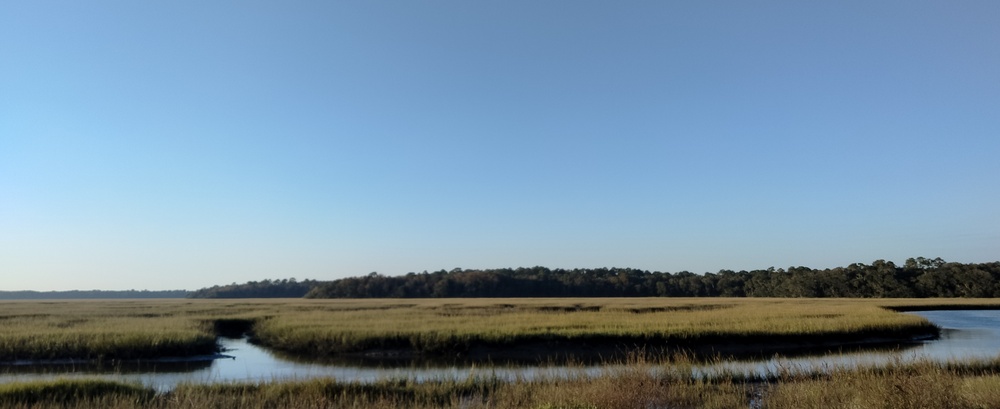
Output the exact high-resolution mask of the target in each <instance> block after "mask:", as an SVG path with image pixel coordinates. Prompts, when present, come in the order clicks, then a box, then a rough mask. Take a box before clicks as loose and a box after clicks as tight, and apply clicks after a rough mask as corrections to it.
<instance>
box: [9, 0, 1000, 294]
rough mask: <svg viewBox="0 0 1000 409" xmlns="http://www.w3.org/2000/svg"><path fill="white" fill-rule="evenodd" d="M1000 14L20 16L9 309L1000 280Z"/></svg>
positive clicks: (493, 11) (132, 5)
mask: <svg viewBox="0 0 1000 409" xmlns="http://www.w3.org/2000/svg"><path fill="white" fill-rule="evenodd" d="M998 20H1000V2H996V1H959V2H946V1H933V2H927V1H883V2H868V1H839V2H826V3H825V4H819V3H817V2H800V1H767V2H743V1H721V2H691V1H683V2H682V1H628V2H609V1H603V2H589V1H504V2H469V1H426V2H409V1H408V2H404V1H343V2H292V3H289V2H280V3H278V2H257V1H239V2H236V1H212V2H195V1H179V2H126V1H87V2H65V1H44V0H43V1H13V2H5V3H4V4H2V5H0V289H3V290H22V289H36V290H64V289H92V288H99V289H130V288H136V289H196V288H200V287H204V286H209V285H214V284H227V283H231V282H244V281H249V280H260V279H264V278H287V277H296V278H299V279H303V278H315V279H333V278H339V277H344V276H350V275H359V274H366V273H368V272H372V271H378V272H380V273H383V274H389V275H393V274H403V273H406V272H410V271H417V272H419V271H423V270H431V271H433V270H439V269H452V268H455V267H462V268H495V267H518V266H535V265H543V266H548V267H552V268H557V267H563V268H572V267H611V266H619V267H636V268H643V269H650V270H659V271H669V272H677V271H682V270H688V271H693V272H698V273H701V272H715V271H718V270H719V269H735V270H740V269H755V268H767V267H770V266H775V267H788V266H799V265H803V266H809V267H814V268H826V267H835V266H841V265H847V264H849V263H853V262H866V263H867V262H871V261H873V260H876V259H886V260H892V261H896V262H902V261H903V260H905V259H906V258H908V257H917V256H924V257H942V258H944V259H946V260H949V261H960V262H986V261H995V260H998V259H1000V177H998V176H1000V160H998V158H1000V75H998V73H1000V46H998V41H1000V25H998V24H996V22H997V21H998Z"/></svg>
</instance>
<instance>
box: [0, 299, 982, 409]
mask: <svg viewBox="0 0 1000 409" xmlns="http://www.w3.org/2000/svg"><path fill="white" fill-rule="evenodd" d="M912 314H917V315H920V316H922V317H925V318H927V319H928V320H930V321H931V322H933V323H934V324H936V325H938V326H940V327H942V328H944V331H942V334H941V339H939V340H934V341H926V342H923V343H920V344H918V345H916V346H915V347H912V348H908V349H906V350H902V351H879V352H853V353H840V354H829V355H825V356H817V357H804V358H778V359H769V360H757V361H746V362H726V363H723V364H721V365H711V366H706V367H700V368H695V369H694V371H695V372H696V373H712V372H717V371H720V370H727V371H731V372H737V373H758V374H760V373H769V372H770V373H777V372H780V371H782V370H793V371H794V370H796V369H805V370H813V369H824V368H831V367H840V366H847V367H850V366H855V365H866V364H878V363H885V362H893V361H904V362H905V361H911V360H915V359H924V358H927V359H932V360H936V361H947V360H956V359H968V358H993V357H996V356H997V355H998V353H1000V311H920V312H913V313H912ZM221 342H222V346H223V347H224V348H225V349H226V352H225V354H226V355H231V356H233V357H234V358H223V359H217V360H214V361H211V363H210V364H206V363H201V364H197V363H192V364H191V365H189V366H184V365H180V366H178V365H170V366H168V365H162V366H160V367H159V368H153V369H152V372H146V373H136V372H132V371H128V370H125V369H122V370H120V371H114V372H113V373H110V374H109V373H108V370H107V369H103V370H95V369H94V368H88V367H86V366H83V367H68V368H67V367H60V368H59V369H58V370H57V371H56V372H53V371H52V370H51V368H50V370H48V371H46V370H44V367H41V368H40V369H39V370H38V371H34V372H33V373H24V369H23V368H21V369H15V368H7V369H5V370H0V372H2V373H0V383H5V382H12V381H29V380H35V379H52V378H82V377H87V378H92V377H102V378H108V379H116V380H123V381H135V382H141V383H143V384H147V385H152V386H154V387H156V388H157V389H160V390H168V389H171V388H173V387H174V386H175V385H178V384H180V383H213V382H247V381H249V382H255V381H270V380H282V379H297V380H303V379H313V378H335V379H338V380H343V381H360V382H371V381H375V380H379V379H385V378H393V377H407V378H415V379H466V378H468V377H470V376H485V377H492V376H496V377H499V378H504V379H518V378H521V379H532V378H537V377H540V376H562V377H567V376H570V377H572V376H589V375H597V374H601V373H607V372H614V371H616V370H620V369H622V368H623V367H621V366H607V365H604V366H574V367H565V366H547V367H537V366H520V367H518V366H503V367H485V366H483V365H480V366H475V365H466V366H450V367H429V366H417V365H415V366H412V367H393V368H379V367H362V366H346V365H328V364H311V363H303V362H296V361H292V360H287V359H281V358H278V357H276V356H275V355H274V354H272V353H270V352H268V351H266V350H264V349H261V348H258V347H256V346H254V345H251V344H249V343H247V342H246V340H242V339H222V340H221ZM179 368H183V369H179ZM18 372H21V373H18Z"/></svg>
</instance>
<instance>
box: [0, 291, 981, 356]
mask: <svg viewBox="0 0 1000 409" xmlns="http://www.w3.org/2000/svg"><path fill="white" fill-rule="evenodd" d="M984 302H985V301H980V302H979V304H983V303H984ZM939 303H940V302H939ZM949 303H950V304H956V303H955V302H952V301H949ZM931 304H933V300H840V299H750V298H643V299H639V298H620V299H612V298H600V299H572V298H560V299H423V300H306V299H289V300H240V301H239V302H234V301H223V300H155V301H154V300H142V301H138V300H136V301H49V302H27V301H11V302H3V303H0V322H2V323H3V325H2V326H0V361H16V360H47V359H49V360H51V359H66V358H76V359H90V360H95V359H106V360H114V359H149V358H158V357H174V356H190V355H200V354H206V353H212V352H214V348H215V343H214V339H215V337H216V335H219V334H220V333H230V334H232V333H241V332H250V333H252V339H253V340H254V341H255V342H257V343H259V344H261V345H263V346H266V347H269V348H272V349H276V350H279V351H284V352H287V353H291V354H296V355H300V356H306V357H309V358H311V359H322V358H324V357H330V356H334V355H337V354H380V353H394V354H406V355H421V354H431V355H433V354H440V355H463V354H466V355H468V354H471V355H477V354H478V355H481V357H482V358H485V359H490V358H492V357H500V356H502V355H503V354H504V353H505V351H508V352H509V351H519V352H518V353H527V354H529V355H530V354H534V355H536V356H532V358H538V359H545V358H546V357H545V356H542V355H541V353H540V352H539V350H538V349H537V348H542V349H545V350H551V349H556V350H557V351H558V350H560V349H565V350H570V351H572V350H574V349H576V350H579V351H583V350H585V349H587V348H594V349H596V350H598V351H602V352H603V351H604V350H602V348H603V349H605V350H607V349H619V350H621V349H628V348H632V347H648V348H674V349H677V348H679V349H690V348H694V347H698V348H705V347H727V346H733V345H750V346H751V347H753V348H756V347H759V346H765V345H777V346H780V347H782V348H788V347H793V346H795V345H797V344H810V343H827V344H829V343H832V344H838V343H843V342H861V341H865V340H869V339H872V338H880V339H887V340H902V339H909V338H911V337H913V336H919V335H932V334H934V333H935V331H936V328H935V327H933V326H932V325H930V324H929V323H928V322H927V321H926V320H924V319H922V318H920V317H916V316H912V315H905V314H898V313H895V312H893V311H890V310H888V309H886V308H884V307H893V308H901V307H906V306H912V305H931ZM957 304H961V303H960V302H959V303H957ZM415 323H419V325H414V324H415ZM532 347H536V348H535V349H532ZM576 347H579V348H576ZM525 351H527V352H525ZM491 354H492V355H491Z"/></svg>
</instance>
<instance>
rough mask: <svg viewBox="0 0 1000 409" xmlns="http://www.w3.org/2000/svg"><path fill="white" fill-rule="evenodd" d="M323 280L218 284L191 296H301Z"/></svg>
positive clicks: (281, 280) (289, 279)
mask: <svg viewBox="0 0 1000 409" xmlns="http://www.w3.org/2000/svg"><path fill="white" fill-rule="evenodd" d="M320 283H321V282H320V281H316V280H303V281H297V280H295V279H294V278H286V279H280V280H263V281H250V282H247V283H244V284H236V283H232V284H229V285H222V286H219V285H216V286H212V287H208V288H202V289H200V290H197V291H194V292H192V293H191V294H190V295H188V297H189V298H301V297H303V296H305V295H306V294H307V293H309V291H310V290H312V289H313V287H316V286H317V285H319V284H320Z"/></svg>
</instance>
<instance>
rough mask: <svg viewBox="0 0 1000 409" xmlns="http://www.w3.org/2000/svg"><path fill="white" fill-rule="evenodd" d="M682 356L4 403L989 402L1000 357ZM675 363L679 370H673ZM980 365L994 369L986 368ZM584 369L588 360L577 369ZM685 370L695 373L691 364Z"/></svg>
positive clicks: (995, 393)
mask: <svg viewBox="0 0 1000 409" xmlns="http://www.w3.org/2000/svg"><path fill="white" fill-rule="evenodd" d="M690 365H693V363H692V362H690V361H686V360H685V358H683V357H680V358H677V357H675V358H672V359H671V360H670V361H669V362H666V361H664V362H657V361H648V360H644V359H642V358H634V359H632V360H630V361H627V362H622V363H620V364H618V365H615V366H613V367H609V368H608V369H605V370H604V371H603V372H601V373H598V374H585V373H582V372H581V373H580V374H578V376H569V377H566V376H557V377H540V378H533V379H530V380H529V379H515V380H500V379H497V378H495V377H491V376H484V375H474V376H470V377H469V378H467V379H464V380H429V381H417V380H414V379H383V380H381V381H378V382H375V383H359V382H351V381H346V382H345V381H338V380H334V379H314V380H309V381H282V382H260V383H228V384H216V385H194V384H188V385H181V386H179V387H177V388H176V389H174V390H173V391H170V392H166V393H160V394H157V393H155V392H153V391H152V390H151V389H148V388H144V387H142V386H138V385H133V384H122V383H116V382H108V381H90V380H75V381H67V380H60V381H49V382H32V383H26V384H13V385H0V406H2V407H5V408H29V407H30V408H56V407H58V408H89V407H104V408H121V409H125V408H163V409H170V408H233V407H239V408H250V409H254V408H276V407H281V408H334V407H336V408H413V409H423V408H466V409H486V408H532V409H541V408H549V409H551V408H608V409H625V408H747V407H756V408H762V409H792V408H794V409H800V408H845V409H846V408H855V409H868V408H871V409H909V408H955V409H965V408H993V407H1000V376H998V375H997V371H996V368H1000V361H996V360H994V361H982V362H971V363H958V362H953V363H948V364H941V363H934V362H930V361H921V362H915V363H903V362H895V363H890V364H889V365H887V366H882V367H869V368H857V369H836V370H832V371H831V370H826V371H816V372H809V371H795V372H780V371H779V372H775V373H772V374H769V375H767V376H765V378H766V379H756V380H749V379H744V380H736V379H734V378H732V377H729V376H727V375H721V376H716V377H711V378H704V377H691V376H685V375H684V374H685V372H686V371H687V370H688V369H687V368H689V367H690ZM670 368H674V369H670ZM984 368H994V369H990V370H984ZM581 369H582V368H581ZM688 373H689V372H688Z"/></svg>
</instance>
